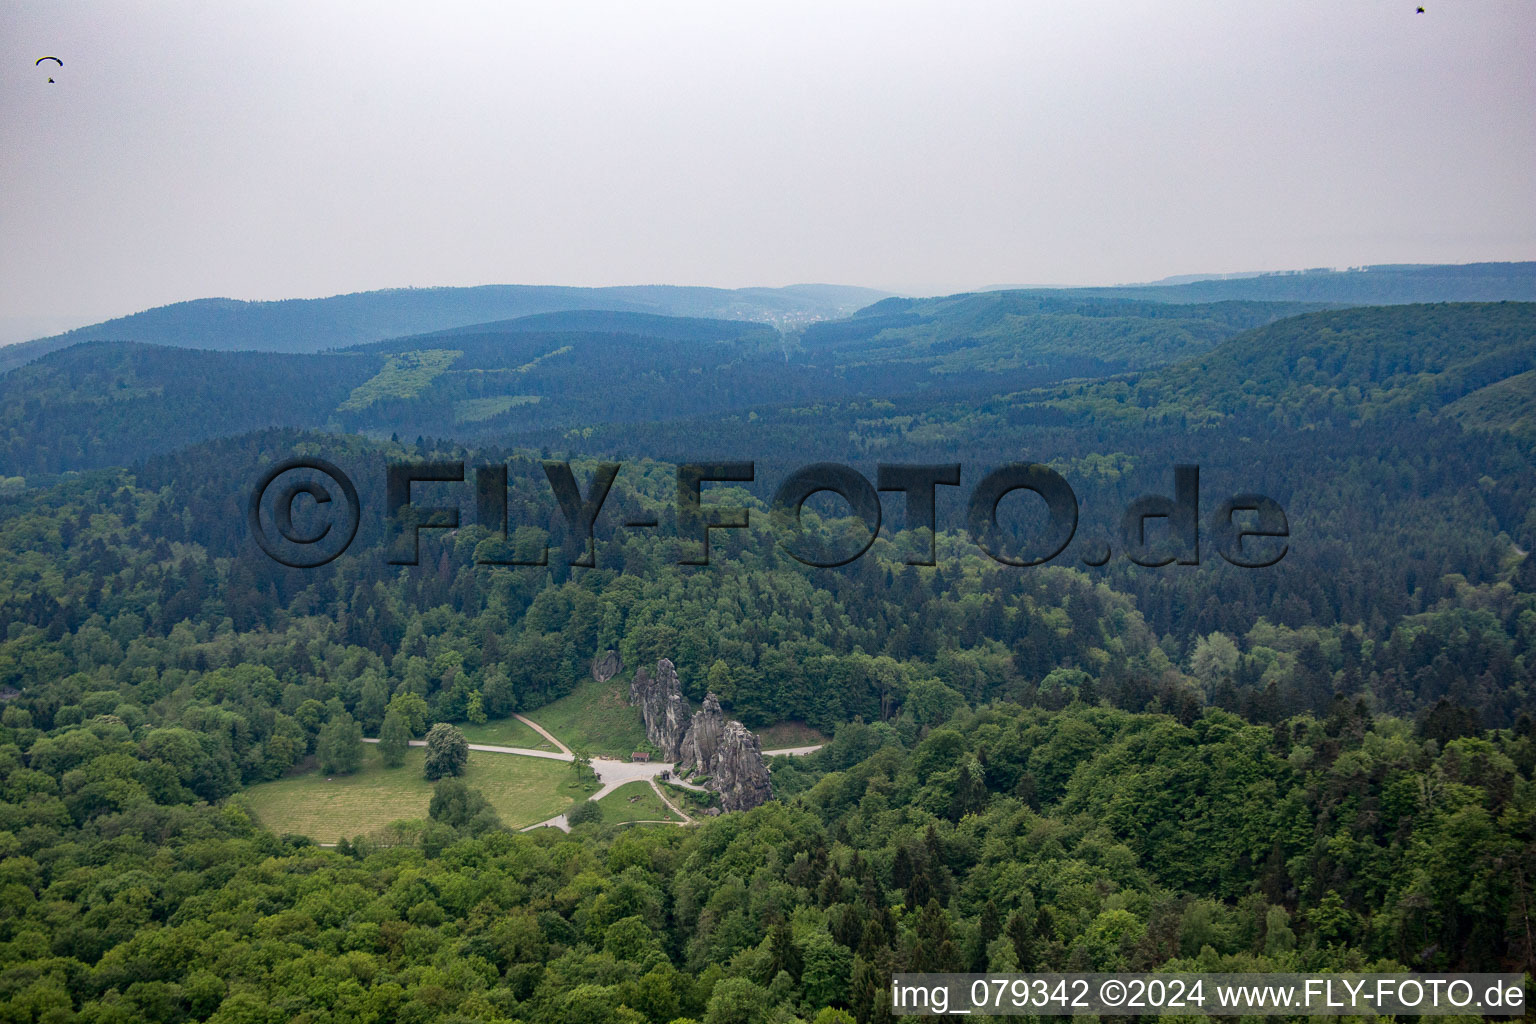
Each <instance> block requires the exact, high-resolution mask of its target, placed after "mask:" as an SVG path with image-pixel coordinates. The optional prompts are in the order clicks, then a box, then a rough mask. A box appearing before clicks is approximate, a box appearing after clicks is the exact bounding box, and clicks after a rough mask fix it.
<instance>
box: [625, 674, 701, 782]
mask: <svg viewBox="0 0 1536 1024" xmlns="http://www.w3.org/2000/svg"><path fill="white" fill-rule="evenodd" d="M629 702H630V703H631V704H638V705H639V706H640V717H641V718H642V719H644V720H645V735H646V737H647V738H649V739H650V741H651V742H652V743H654V744H656V749H658V750H660V751H661V757H662V760H664V761H676V760H677V759H678V758H679V757H680V756H681V754H682V750H683V740H684V738H685V737H686V735H687V732H688V702H687V701H686V700H684V699H683V692H682V689H681V688H680V687H679V686H678V683H677V669H676V668H675V667H673V665H672V663H671V662H670V661H668V660H667V659H666V658H662V659H661V660H660V661H658V662H657V663H656V674H655V675H654V676H653V675H651V674H650V673H649V672H647V671H646V670H645V669H644V668H640V669H637V670H636V671H635V678H634V679H633V680H632V681H631V682H630V684H629Z"/></svg>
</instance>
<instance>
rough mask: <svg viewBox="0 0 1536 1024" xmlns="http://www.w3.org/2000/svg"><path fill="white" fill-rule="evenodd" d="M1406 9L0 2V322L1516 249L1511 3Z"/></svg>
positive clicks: (1517, 12) (1520, 187)
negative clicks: (538, 292)
mask: <svg viewBox="0 0 1536 1024" xmlns="http://www.w3.org/2000/svg"><path fill="white" fill-rule="evenodd" d="M1423 2H1424V5H1425V7H1426V8H1427V11H1426V12H1425V13H1423V14H1416V13H1415V10H1414V8H1415V7H1416V6H1417V3H1416V2H1415V0H1391V2H1388V0H1323V2H1294V0H1285V2H1279V0H1276V2H1263V3H1261V2H1257V0H1255V2H1240V3H1235V2H1232V0H1210V2H1182V0H1160V2H1156V3H1153V2H1146V3H1137V2H1115V3H1099V2H1086V0H1054V2H1050V3H1033V2H1017V0H1014V2H1005V3H967V2H963V0H958V2H957V0H945V2H943V3H939V2H933V3H921V4H918V3H895V2H890V0H886V2H881V3H871V4H857V3H848V2H841V0H839V2H828V0H815V2H810V3H803V4H802V3H787V2H782V0H779V2H773V3H749V2H740V0H732V2H729V3H713V2H712V3H704V2H699V3H688V4H671V3H656V2H650V0H625V2H622V3H612V4H609V3H594V2H580V0H577V2H561V3H549V4H539V5H531V4H520V3H519V4H494V5H491V4H487V5H485V6H483V7H482V6H478V5H475V6H472V5H450V4H440V3H433V4H430V5H429V4H410V5H404V4H401V5H393V4H380V3H375V2H370V3H366V4H364V3H358V4H326V3H312V2H308V0H306V2H303V3H270V2H262V3H245V4H240V3H223V2H221V3H217V4H210V3H206V2H198V3H175V2H161V0H157V2H154V3H142V4H126V3H113V4H97V3H69V4H64V3H58V2H56V0H48V2H39V3H27V2H17V0H6V2H5V3H4V4H0V46H3V48H4V53H5V60H4V62H3V66H0V230H3V239H4V245H3V247H0V319H4V320H6V321H9V326H8V331H9V334H10V335H15V334H16V332H17V331H19V330H21V328H20V327H18V326H17V322H18V320H19V319H23V318H29V319H27V323H28V324H29V325H31V326H36V327H39V328H45V329H38V330H35V331H22V333H23V334H25V336H32V335H33V334H42V333H49V332H50V331H51V330H52V329H57V328H60V327H65V326H78V325H80V324H83V323H88V322H93V321H95V320H99V319H103V318H105V317H108V316H115V315H121V314H125V313H130V312H134V311H136V310H140V309H144V308H147V307H150V306H155V305H160V304H163V303H167V302H173V301H177V300H181V299H189V298H197V297H203V296H210V295H223V296H231V297H235V298H243V299H270V298H285V297H296V296H302V297H308V296H321V295H330V294H335V293H338V292H348V291H358V290H363V289H370V288H382V287H393V286H402V285H418V286H426V285H468V284H484V283H493V282H518V283H535V284H553V283H559V284H586V285H604V284H641V283H654V282H663V283H675V284H709V285H721V286H742V285H782V284H790V283H794V282H801V281H827V282H837V283H845V284H864V285H870V286H874V287H882V288H888V289H893V290H904V291H915V292H924V293H932V292H939V291H957V290H963V289H967V288H975V287H980V286H985V285H988V284H995V283H1064V284H1105V283H1116V282H1128V281H1141V280H1148V279H1153V278H1158V277H1162V276H1164V275H1169V274H1178V273H1187V272H1230V271H1243V270H1260V269H1283V268H1299V267H1312V266H1346V265H1354V264H1362V263H1388V262H1469V261H1476V260H1518V259H1532V258H1536V170H1533V169H1536V2H1532V0H1470V2H1469V0H1455V2H1447V0H1423ZM44 55H56V56H58V57H60V58H61V59H62V60H63V61H64V67H62V68H57V67H54V66H53V65H52V63H51V62H50V63H49V64H47V65H45V66H43V67H36V66H34V63H33V62H34V61H35V60H36V59H37V58H38V57H41V56H44ZM50 76H52V77H53V78H55V79H56V82H55V84H52V85H49V84H47V79H48V78H49V77H50ZM6 340H14V337H13V336H12V337H7V338H6Z"/></svg>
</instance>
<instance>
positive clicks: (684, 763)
mask: <svg viewBox="0 0 1536 1024" xmlns="http://www.w3.org/2000/svg"><path fill="white" fill-rule="evenodd" d="M724 732H725V713H724V712H723V711H721V710H720V698H718V697H716V696H715V695H714V694H712V693H711V694H707V695H705V697H704V707H703V709H702V710H700V711H698V712H697V713H695V714H694V716H693V722H692V724H691V725H689V727H688V735H687V736H686V737H684V739H683V749H682V751H681V753H680V754H679V756H678V759H677V770H678V771H679V772H684V773H687V772H695V771H696V772H699V773H700V774H703V775H713V774H714V773H715V755H716V754H717V753H718V751H719V749H720V737H721V735H722V734H723V733H724Z"/></svg>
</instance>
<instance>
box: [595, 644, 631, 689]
mask: <svg viewBox="0 0 1536 1024" xmlns="http://www.w3.org/2000/svg"><path fill="white" fill-rule="evenodd" d="M623 668H624V662H623V660H622V659H621V658H620V657H619V652H618V651H612V650H609V651H604V652H603V653H601V654H599V655H597V656H596V657H594V658H593V659H592V678H593V679H596V680H597V681H598V682H600V683H606V682H607V681H608V680H610V679H612V678H613V677H614V676H616V675H618V674H619V673H620V672H621V671H622V670H623Z"/></svg>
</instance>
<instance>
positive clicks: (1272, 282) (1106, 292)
mask: <svg viewBox="0 0 1536 1024" xmlns="http://www.w3.org/2000/svg"><path fill="white" fill-rule="evenodd" d="M1072 291H1073V292H1074V293H1076V292H1081V293H1083V294H1085V295H1097V296H1102V297H1107V298H1126V299H1149V300H1151V301H1153V302H1223V301H1228V300H1233V299H1245V300H1259V301H1266V302H1319V303H1328V304H1336V305H1346V306H1385V305H1395V304H1398V303H1413V302H1498V301H1501V300H1506V299H1507V300H1511V301H1519V302H1532V301H1536V262H1525V263H1465V264H1427V265H1425V264H1383V265H1380V266H1372V267H1359V268H1355V269H1352V270H1346V271H1338V270H1306V271H1297V272H1293V273H1279V274H1256V275H1254V276H1251V277H1239V278H1226V279H1213V280H1205V281H1181V282H1180V283H1177V284H1148V285H1130V286H1125V287H1117V288H1082V289H1073V290H1072Z"/></svg>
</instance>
